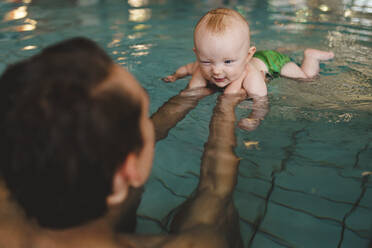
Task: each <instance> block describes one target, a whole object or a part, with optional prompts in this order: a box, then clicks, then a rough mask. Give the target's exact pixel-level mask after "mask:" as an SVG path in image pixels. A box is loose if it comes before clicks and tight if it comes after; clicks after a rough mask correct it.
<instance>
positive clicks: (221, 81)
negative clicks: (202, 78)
mask: <svg viewBox="0 0 372 248" xmlns="http://www.w3.org/2000/svg"><path fill="white" fill-rule="evenodd" d="M213 80H214V81H215V82H216V83H223V82H224V81H225V78H224V77H223V78H216V77H213Z"/></svg>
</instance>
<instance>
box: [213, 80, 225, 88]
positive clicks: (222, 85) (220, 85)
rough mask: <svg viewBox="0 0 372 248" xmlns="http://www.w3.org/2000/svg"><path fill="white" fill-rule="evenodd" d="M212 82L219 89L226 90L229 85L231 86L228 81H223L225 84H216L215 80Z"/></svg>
mask: <svg viewBox="0 0 372 248" xmlns="http://www.w3.org/2000/svg"><path fill="white" fill-rule="evenodd" d="M211 82H212V83H213V84H214V85H216V86H217V87H219V88H225V87H226V86H227V85H229V84H230V81H227V80H225V81H223V82H216V81H215V80H211Z"/></svg>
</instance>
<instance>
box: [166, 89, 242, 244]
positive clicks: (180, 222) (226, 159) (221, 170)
mask: <svg viewBox="0 0 372 248" xmlns="http://www.w3.org/2000/svg"><path fill="white" fill-rule="evenodd" d="M242 99H243V97H242V96H237V95H221V96H220V97H219V99H218V102H217V105H216V107H215V109H214V114H213V116H212V119H211V122H210V131H209V138H208V141H207V143H206V145H205V150H204V153H203V157H202V164H201V171H200V182H199V185H198V186H197V188H196V190H195V192H194V193H193V195H192V196H191V198H189V199H188V200H186V202H184V203H183V204H182V205H181V206H180V208H179V210H178V212H177V213H176V215H175V218H174V220H173V222H172V224H171V231H172V233H174V234H175V235H176V237H177V238H176V240H179V241H182V240H185V241H184V242H186V243H187V242H188V243H189V244H190V243H192V244H193V245H195V247H242V240H241V236H240V230H239V217H238V213H237V211H236V209H235V206H234V203H233V199H232V194H233V190H234V187H235V185H236V183H237V172H238V165H239V158H238V157H237V156H236V155H235V153H234V148H235V146H236V137H235V120H236V118H235V112H234V108H235V106H236V105H237V103H238V102H239V101H241V100H242ZM206 239H208V240H210V244H208V243H206V244H203V243H204V241H205V240H206ZM170 247H173V246H170ZM174 247H176V246H174ZM178 247H183V246H180V245H178Z"/></svg>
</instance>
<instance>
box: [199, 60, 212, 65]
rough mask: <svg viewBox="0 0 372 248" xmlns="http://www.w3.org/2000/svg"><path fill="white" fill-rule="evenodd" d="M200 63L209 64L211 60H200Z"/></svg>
mask: <svg viewBox="0 0 372 248" xmlns="http://www.w3.org/2000/svg"><path fill="white" fill-rule="evenodd" d="M200 63H202V64H205V65H208V64H210V63H211V62H209V61H200Z"/></svg>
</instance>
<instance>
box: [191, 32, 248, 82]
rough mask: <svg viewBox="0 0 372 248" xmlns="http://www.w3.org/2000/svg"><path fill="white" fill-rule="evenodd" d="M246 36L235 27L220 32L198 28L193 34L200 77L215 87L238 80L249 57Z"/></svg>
mask: <svg viewBox="0 0 372 248" xmlns="http://www.w3.org/2000/svg"><path fill="white" fill-rule="evenodd" d="M248 51H249V40H248V38H247V36H246V35H244V32H240V30H238V29H236V28H231V29H228V30H225V31H224V33H222V34H216V33H212V32H210V31H206V30H199V31H198V32H197V33H196V35H195V54H196V57H197V60H198V62H199V63H200V68H201V72H202V75H203V77H204V78H205V79H206V80H208V81H209V82H211V83H213V84H215V85H216V86H218V87H225V86H227V85H229V84H230V83H231V82H233V81H236V80H238V79H239V80H240V79H241V78H242V77H243V76H244V75H243V74H244V73H245V70H246V65H247V63H248V61H249V58H250V56H248Z"/></svg>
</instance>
